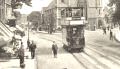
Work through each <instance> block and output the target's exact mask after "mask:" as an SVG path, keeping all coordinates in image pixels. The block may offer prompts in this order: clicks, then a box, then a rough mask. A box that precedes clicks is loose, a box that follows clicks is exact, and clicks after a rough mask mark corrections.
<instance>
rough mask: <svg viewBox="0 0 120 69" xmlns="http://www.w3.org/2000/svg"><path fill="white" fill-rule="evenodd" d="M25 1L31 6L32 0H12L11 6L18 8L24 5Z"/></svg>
mask: <svg viewBox="0 0 120 69" xmlns="http://www.w3.org/2000/svg"><path fill="white" fill-rule="evenodd" d="M23 3H25V4H26V5H28V6H31V0H11V7H12V8H13V9H18V8H19V6H20V7H22V5H23Z"/></svg>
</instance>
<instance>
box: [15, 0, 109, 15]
mask: <svg viewBox="0 0 120 69" xmlns="http://www.w3.org/2000/svg"><path fill="white" fill-rule="evenodd" d="M51 1H52V0H32V7H29V6H26V5H25V4H23V7H22V8H21V9H17V10H18V11H20V12H21V14H30V13H31V12H32V11H40V10H41V9H42V7H46V6H48V4H49V3H50V2H51ZM108 1H109V0H102V4H103V7H104V6H107V4H108Z"/></svg>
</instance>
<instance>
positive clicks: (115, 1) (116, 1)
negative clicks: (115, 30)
mask: <svg viewBox="0 0 120 69" xmlns="http://www.w3.org/2000/svg"><path fill="white" fill-rule="evenodd" d="M108 6H110V7H112V6H115V11H114V13H113V16H112V21H114V22H119V21H120V0H109V4H108ZM119 24H120V22H119Z"/></svg>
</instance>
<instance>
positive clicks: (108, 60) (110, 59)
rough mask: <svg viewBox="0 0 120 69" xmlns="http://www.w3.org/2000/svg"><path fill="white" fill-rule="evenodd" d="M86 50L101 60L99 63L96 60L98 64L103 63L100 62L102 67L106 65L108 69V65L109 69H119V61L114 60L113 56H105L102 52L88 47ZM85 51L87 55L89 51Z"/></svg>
mask: <svg viewBox="0 0 120 69" xmlns="http://www.w3.org/2000/svg"><path fill="white" fill-rule="evenodd" d="M92 46H93V45H92ZM86 48H87V49H89V50H90V51H93V53H94V54H95V55H99V58H100V59H102V60H101V61H100V60H99V58H98V60H99V61H100V62H102V61H104V62H102V63H103V64H104V65H106V66H108V67H109V66H110V65H112V66H111V67H116V68H119V65H120V63H119V62H118V61H120V60H117V59H116V58H114V56H109V55H107V54H104V53H103V52H101V51H99V50H98V49H96V48H90V47H88V46H87V47H86ZM87 49H86V51H87V53H89V52H90V51H88V50H87ZM91 56H94V55H91ZM107 63H109V64H108V65H107ZM105 69H113V68H105Z"/></svg>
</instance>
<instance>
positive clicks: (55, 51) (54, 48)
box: [52, 41, 58, 58]
mask: <svg viewBox="0 0 120 69" xmlns="http://www.w3.org/2000/svg"><path fill="white" fill-rule="evenodd" d="M57 50H58V46H57V44H56V43H55V41H53V44H52V51H53V54H54V58H57Z"/></svg>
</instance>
